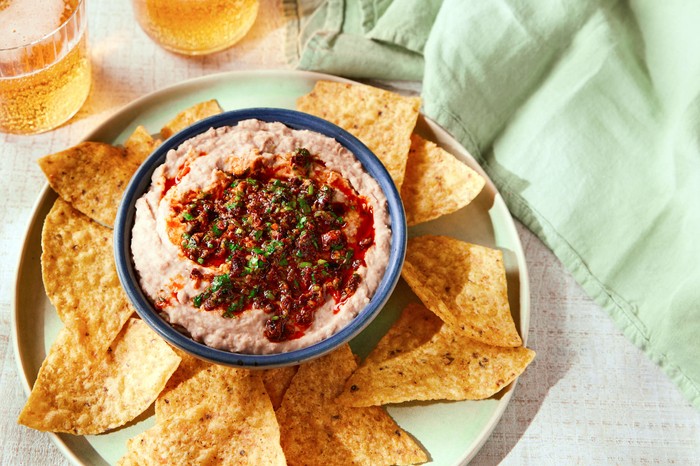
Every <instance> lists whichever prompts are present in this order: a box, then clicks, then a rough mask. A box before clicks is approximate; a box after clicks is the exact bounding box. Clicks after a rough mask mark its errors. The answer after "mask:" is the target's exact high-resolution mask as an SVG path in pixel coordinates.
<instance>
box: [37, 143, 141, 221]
mask: <svg viewBox="0 0 700 466" xmlns="http://www.w3.org/2000/svg"><path fill="white" fill-rule="evenodd" d="M38 163H39V166H40V167H41V170H42V171H43V172H44V174H45V175H46V178H47V179H48V181H49V184H50V185H51V187H52V188H53V190H54V191H56V192H57V193H58V195H59V196H61V197H62V198H63V199H64V200H66V201H68V202H69V203H70V204H71V205H72V206H73V207H75V208H76V209H78V210H79V211H81V212H82V213H84V214H85V215H87V216H88V217H90V218H91V219H93V220H95V221H97V222H99V223H101V224H102V225H105V226H108V227H110V228H111V227H112V226H113V225H114V219H115V217H116V215H117V209H118V208H119V202H120V201H121V199H122V195H123V194H124V190H125V189H126V185H127V184H129V181H130V180H131V177H132V175H133V174H134V172H135V171H136V169H137V168H138V164H137V163H135V162H134V161H132V160H129V159H128V158H127V157H126V151H125V150H124V149H121V148H118V147H114V146H110V145H109V144H104V143H102V142H89V141H88V142H81V143H80V144H78V145H77V146H73V147H71V148H70V149H66V150H64V151H62V152H57V153H55V154H51V155H47V156H45V157H42V158H40V159H39V160H38Z"/></svg>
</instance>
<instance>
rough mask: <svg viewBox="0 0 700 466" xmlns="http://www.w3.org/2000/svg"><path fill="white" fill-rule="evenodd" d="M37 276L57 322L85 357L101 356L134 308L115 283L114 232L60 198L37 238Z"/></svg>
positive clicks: (117, 283)
mask: <svg viewBox="0 0 700 466" xmlns="http://www.w3.org/2000/svg"><path fill="white" fill-rule="evenodd" d="M41 248H42V254H41V273H42V277H43V280H44V288H45V289H46V295H47V296H48V298H49V300H50V301H51V303H52V304H53V305H54V307H55V308H56V312H57V313H58V316H59V317H60V318H61V320H62V321H63V323H64V324H65V325H66V327H68V330H69V331H71V332H73V333H74V334H75V338H76V340H77V341H78V342H79V344H80V348H81V349H84V350H86V351H87V352H88V354H89V355H95V356H96V355H99V354H102V353H103V352H104V351H105V350H106V349H107V347H108V346H109V345H110V344H111V343H112V341H113V340H114V339H115V338H116V336H117V335H118V334H119V332H120V330H121V329H122V327H123V326H124V324H125V323H126V321H127V320H128V319H129V317H131V315H132V314H133V312H134V308H133V307H132V306H131V304H130V303H129V300H128V298H127V297H126V294H125V293H124V290H123V289H122V287H121V284H120V283H119V277H118V276H117V270H116V267H115V265H114V252H113V248H112V230H110V229H109V228H106V227H103V226H101V225H98V224H97V223H95V222H93V221H92V220H90V219H89V218H87V217H86V216H85V215H83V214H81V213H80V212H78V211H77V210H75V209H74V208H73V207H71V206H70V204H68V203H67V202H66V201H64V200H63V199H61V198H58V199H56V202H55V203H54V205H53V207H52V208H51V211H50V212H49V214H48V215H47V216H46V219H45V220H44V227H43V230H42V232H41Z"/></svg>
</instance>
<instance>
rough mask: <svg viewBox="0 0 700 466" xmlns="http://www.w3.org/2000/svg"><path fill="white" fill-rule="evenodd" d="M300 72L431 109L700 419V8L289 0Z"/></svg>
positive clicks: (567, 1)
mask: <svg viewBox="0 0 700 466" xmlns="http://www.w3.org/2000/svg"><path fill="white" fill-rule="evenodd" d="M285 1H286V4H285V5H286V7H287V12H288V13H289V15H290V18H293V21H292V22H291V23H290V28H289V39H290V41H289V49H288V52H289V54H290V59H291V60H292V61H293V62H294V63H296V64H297V66H299V67H301V68H305V69H313V70H320V71H326V72H331V73H335V74H339V75H344V76H349V77H365V78H380V79H381V78H384V79H411V80H412V79H420V77H421V76H422V79H423V91H422V92H423V94H422V97H423V105H424V108H423V110H424V112H425V113H426V114H427V115H428V116H430V117H431V118H433V119H435V120H436V121H437V122H438V123H440V124H441V125H442V126H443V127H445V128H446V129H447V130H448V131H449V132H450V133H451V134H452V135H454V136H455V137H456V138H457V139H458V140H459V141H460V142H461V143H462V144H463V145H464V146H465V147H466V148H467V149H468V150H469V151H470V152H471V153H472V154H473V155H474V156H475V157H476V158H477V160H478V161H479V163H480V164H481V165H482V166H483V167H484V169H485V170H486V171H487V172H488V173H489V176H491V178H492V179H493V180H494V182H495V183H496V184H497V186H498V188H499V190H500V191H501V193H502V194H503V197H504V198H505V200H506V202H507V204H508V206H509V208H510V209H511V212H512V213H513V214H514V215H515V216H516V217H517V218H519V219H520V220H521V221H522V222H524V223H525V224H526V225H527V226H528V227H529V228H530V229H531V230H532V231H533V232H535V233H536V234H537V235H538V236H539V237H540V238H541V239H542V240H543V241H544V242H545V243H546V244H547V245H548V246H549V247H550V248H551V249H552V250H553V251H554V252H555V254H556V255H557V256H558V257H559V259H561V261H562V262H563V263H564V264H565V265H566V266H567V268H568V269H569V270H571V272H572V273H573V274H574V276H575V277H576V279H577V280H578V281H579V282H580V283H581V284H582V285H583V287H584V288H585V290H586V291H587V292H588V293H589V294H590V295H591V296H592V297H593V298H594V299H595V300H596V301H597V302H599V303H600V304H601V305H602V306H603V307H605V309H607V311H608V312H609V313H610V315H611V316H612V317H613V319H614V320H615V322H616V323H617V324H618V325H619V326H620V328H621V329H622V330H623V331H624V333H625V335H626V336H627V337H628V338H629V339H630V340H632V341H633V342H634V343H635V344H636V345H638V346H639V347H640V348H642V349H643V350H644V351H645V352H646V353H647V354H648V355H649V357H650V358H651V359H652V360H654V361H655V362H656V363H658V364H659V365H660V366H661V367H662V368H663V369H664V371H665V372H666V373H667V374H668V375H669V377H671V378H672V379H673V380H674V381H675V383H676V384H678V386H679V387H680V388H681V390H682V391H683V392H684V393H685V394H686V395H687V397H688V398H689V399H690V400H691V402H692V403H693V404H694V405H695V406H697V407H700V265H699V264H698V263H699V262H700V27H698V25H699V24H700V2H695V1H681V0H664V1H659V0H646V1H630V2H621V1H620V2H615V1H588V2H583V1H581V0H538V1H534V2H533V1H531V0H470V1H465V0H461V1H460V0H444V1H439V0H431V1H426V0H327V1H322V0H315V1H313V0H296V1H294V0H285Z"/></svg>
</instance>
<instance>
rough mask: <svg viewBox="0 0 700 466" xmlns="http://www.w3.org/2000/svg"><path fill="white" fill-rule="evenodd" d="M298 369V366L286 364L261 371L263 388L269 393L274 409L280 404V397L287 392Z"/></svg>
mask: <svg viewBox="0 0 700 466" xmlns="http://www.w3.org/2000/svg"><path fill="white" fill-rule="evenodd" d="M298 369H299V366H287V367H278V368H276V369H266V370H264V371H262V379H263V383H264V384H265V390H267V394H268V395H270V401H272V407H273V408H274V409H275V411H276V410H277V408H279V407H280V405H281V404H282V398H284V394H285V393H286V392H287V389H288V388H289V385H290V384H291V383H292V379H293V378H294V375H295V374H296V373H297V370H298Z"/></svg>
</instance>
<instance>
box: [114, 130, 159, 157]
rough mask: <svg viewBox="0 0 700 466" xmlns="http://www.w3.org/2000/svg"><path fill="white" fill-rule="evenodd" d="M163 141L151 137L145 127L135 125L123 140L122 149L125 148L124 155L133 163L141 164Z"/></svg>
mask: <svg viewBox="0 0 700 466" xmlns="http://www.w3.org/2000/svg"><path fill="white" fill-rule="evenodd" d="M162 142H163V141H161V140H160V139H153V137H152V136H151V135H150V134H149V133H148V131H146V128H144V127H143V126H141V125H139V126H137V127H136V129H135V130H134V132H133V133H131V136H129V139H127V140H126V141H124V149H126V157H127V158H128V159H129V160H131V161H133V162H134V163H136V164H138V165H141V163H143V161H144V160H146V158H147V157H148V156H149V155H150V154H151V152H153V151H154V150H156V148H157V147H158V146H160V145H161V143H162Z"/></svg>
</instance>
